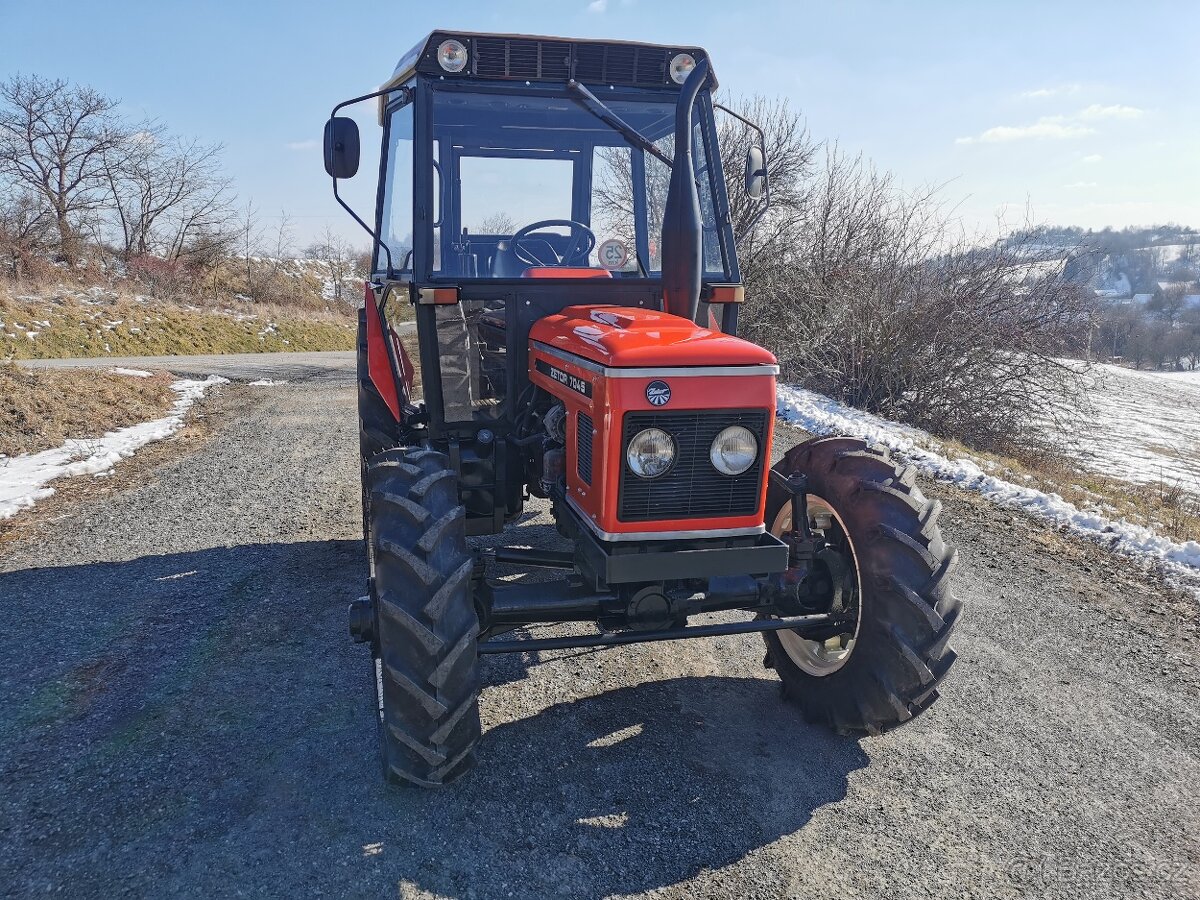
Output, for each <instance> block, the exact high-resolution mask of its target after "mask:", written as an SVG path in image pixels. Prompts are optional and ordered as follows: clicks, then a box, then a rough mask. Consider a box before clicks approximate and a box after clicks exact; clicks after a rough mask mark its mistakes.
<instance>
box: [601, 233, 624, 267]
mask: <svg viewBox="0 0 1200 900" xmlns="http://www.w3.org/2000/svg"><path fill="white" fill-rule="evenodd" d="M596 260H597V262H599V263H600V265H601V266H603V267H604V268H605V269H620V268H623V267H624V265H625V263H627V262H628V261H629V251H628V250H626V249H625V245H624V244H622V243H621V242H620V241H618V240H617V239H616V238H612V239H610V240H607V241H605V242H604V243H603V244H601V245H600V246H599V247H597V248H596Z"/></svg>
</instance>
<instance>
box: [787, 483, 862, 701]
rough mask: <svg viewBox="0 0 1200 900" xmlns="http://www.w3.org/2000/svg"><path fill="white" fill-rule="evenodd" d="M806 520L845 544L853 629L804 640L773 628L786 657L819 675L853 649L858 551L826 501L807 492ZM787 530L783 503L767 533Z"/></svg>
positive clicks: (859, 617)
mask: <svg viewBox="0 0 1200 900" xmlns="http://www.w3.org/2000/svg"><path fill="white" fill-rule="evenodd" d="M808 521H809V526H810V528H811V529H812V531H813V533H815V534H822V535H824V536H825V537H826V539H827V540H831V542H833V543H842V542H844V544H845V550H844V555H847V556H848V557H849V558H848V559H847V560H846V562H848V563H849V570H848V571H847V573H846V575H845V577H846V579H847V580H848V584H847V587H848V588H849V589H850V594H851V596H850V597H849V598H848V608H850V609H854V610H855V611H856V615H855V616H854V628H853V630H848V631H846V632H844V633H843V634H839V635H836V636H834V637H832V638H829V639H828V640H825V641H813V640H808V639H806V638H803V637H801V636H800V635H798V634H797V633H796V632H794V631H776V632H775V635H776V637H778V638H779V643H780V645H781V646H782V647H783V651H784V652H785V653H786V654H787V655H788V658H789V659H790V660H791V661H792V662H793V663H795V664H796V666H797V667H799V668H800V670H801V671H803V672H805V673H806V674H808V675H813V676H815V677H817V678H822V677H824V676H826V675H832V674H833V673H834V672H836V671H838V670H839V669H841V668H842V667H843V666H845V665H846V663H847V662H848V661H849V659H850V656H851V654H852V653H853V652H854V645H855V644H856V643H857V641H858V630H859V624H860V623H861V622H862V609H861V604H862V576H861V575H860V574H859V570H858V554H857V553H856V552H855V549H854V542H853V541H852V540H851V539H850V533H849V531H848V530H847V529H846V525H845V522H844V521H843V520H842V517H841V516H839V515H838V513H837V510H835V509H834V508H833V506H832V505H831V504H830V503H829V502H828V501H827V500H824V499H822V498H821V497H818V496H816V495H815V494H809V495H808ZM791 530H792V504H791V503H790V502H785V503H784V504H783V508H782V509H781V510H779V514H778V515H776V516H775V521H774V522H773V523H772V525H771V534H773V535H775V536H776V537H782V536H783V535H784V534H786V533H788V532H789V531H791Z"/></svg>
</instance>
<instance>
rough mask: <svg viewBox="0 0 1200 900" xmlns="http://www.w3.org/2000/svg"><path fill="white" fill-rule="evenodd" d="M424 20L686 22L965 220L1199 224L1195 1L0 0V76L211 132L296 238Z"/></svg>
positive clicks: (666, 32)
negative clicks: (44, 82)
mask: <svg viewBox="0 0 1200 900" xmlns="http://www.w3.org/2000/svg"><path fill="white" fill-rule="evenodd" d="M435 27H443V28H462V29H464V30H465V29H470V30H476V31H504V32H533V33H547V34H562V35H568V36H579V37H612V38H626V39H638V40H646V41H652V42H662V43H679V44H686V43H695V44H699V45H701V46H704V47H705V48H707V49H708V50H709V52H710V53H711V55H712V58H713V62H714V66H715V68H716V70H717V74H718V76H719V78H720V81H721V93H722V95H723V96H725V97H726V98H728V97H731V96H737V95H741V94H750V93H756V92H757V93H764V94H768V95H781V96H786V97H788V98H789V99H790V101H791V102H792V103H793V105H794V106H795V107H796V108H798V109H800V110H801V111H802V112H803V113H804V115H805V117H806V119H807V121H808V124H809V127H810V128H811V130H812V132H813V133H814V134H815V135H816V136H818V137H822V138H836V139H837V140H838V141H839V143H840V145H841V146H842V148H843V149H846V150H849V151H852V152H858V151H862V152H863V153H864V154H866V155H867V156H868V157H870V158H871V159H873V160H874V161H875V162H876V163H877V164H878V165H879V166H881V167H883V168H887V169H891V170H893V171H894V172H896V173H897V174H898V175H899V176H900V178H901V179H902V180H903V182H904V183H905V184H906V185H911V186H917V185H920V184H924V183H930V182H933V183H939V184H941V183H946V186H945V189H944V191H945V193H944V195H945V197H946V198H947V199H948V200H950V201H952V202H953V203H956V204H958V206H957V209H958V213H959V215H961V217H962V218H963V220H964V223H965V224H966V225H967V227H968V228H970V229H975V228H979V227H984V228H987V227H993V226H994V221H995V217H996V215H997V214H998V213H1001V212H1002V211H1004V212H1005V215H1006V217H1007V219H1008V220H1009V221H1010V222H1019V221H1020V220H1022V219H1023V217H1024V215H1025V207H1026V204H1027V203H1028V204H1029V205H1030V207H1031V208H1032V211H1033V215H1034V217H1035V218H1036V219H1038V220H1042V221H1049V222H1054V223H1060V224H1077V225H1083V226H1091V227H1100V226H1103V225H1106V224H1111V225H1114V226H1124V225H1131V224H1151V223H1157V222H1165V221H1178V222H1183V223H1186V224H1190V225H1193V226H1196V227H1200V164H1198V163H1197V160H1200V77H1198V76H1200V66H1198V65H1197V63H1196V59H1197V53H1196V49H1195V48H1196V42H1197V39H1198V38H1200V4H1198V3H1193V2H1175V3H1155V2H1141V3H1137V4H1131V3H1128V2H1113V3H1106V2H1069V3H1068V2H1060V3H1045V2H1043V3H1032V2H1019V0H1008V2H1003V3H999V2H997V3H983V2H973V0H958V2H909V3H899V2H845V3H828V2H820V3H807V2H806V3H788V2H765V0H738V2H732V3H731V2H728V0H721V2H708V0H704V2H695V3H675V2H672V3H666V2H652V0H590V2H589V0H558V2H540V0H508V2H506V3H503V4H501V3H495V2H490V3H482V2H475V0H471V2H456V3H453V4H450V3H442V4H437V3H425V2H421V3H415V2H411V0H409V2H397V0H391V2H386V3H385V2H367V0H341V2H323V3H318V2H312V0H288V2H276V0H240V2H236V3H235V2H230V0H207V2H203V3H202V2H191V3H184V2H172V0H154V2H148V0H111V2H108V3H97V2H95V0H89V2H77V0H61V2H57V0H0V77H5V76H7V75H9V74H12V73H14V72H24V73H38V74H41V75H44V76H47V77H64V78H69V79H72V80H76V81H81V82H85V83H88V84H90V85H92V86H94V87H96V88H98V89H99V90H101V91H104V92H105V93H107V94H110V95H112V96H115V97H119V98H121V99H122V100H123V101H124V103H125V104H126V107H127V109H128V110H129V111H130V112H131V113H132V114H133V115H141V114H145V115H150V116H153V117H157V118H159V119H161V120H162V121H163V122H164V123H166V124H167V125H168V126H169V127H170V128H171V129H173V130H174V131H177V132H179V133H182V134H186V135H194V136H198V137H202V138H204V139H206V140H211V141H219V142H221V143H223V144H224V145H225V148H226V150H225V160H226V167H227V169H228V170H229V172H230V174H231V175H232V176H233V177H234V178H235V179H236V183H237V188H238V192H239V194H240V195H241V196H242V197H243V198H253V200H254V202H255V204H256V205H257V206H258V207H260V208H261V209H262V211H263V212H264V213H267V214H275V213H278V212H279V211H281V210H285V211H287V212H288V213H289V214H290V215H291V216H292V217H293V225H294V229H295V232H296V239H297V243H298V244H301V245H302V244H303V243H305V242H306V241H307V240H309V239H310V238H311V237H313V236H314V235H315V234H316V233H318V232H320V231H321V230H322V229H323V228H324V227H325V226H326V225H327V224H329V225H333V226H334V227H336V228H337V229H339V230H340V231H341V232H342V233H344V234H346V235H347V236H350V235H352V234H353V231H352V227H353V226H350V225H348V224H347V222H348V220H347V219H345V217H344V216H343V215H342V214H341V213H340V212H339V210H338V208H337V207H336V206H335V205H334V203H333V200H332V197H331V196H330V195H329V188H328V181H327V180H326V179H325V177H324V173H323V172H322V170H321V165H320V151H319V149H318V146H317V139H318V138H319V136H320V131H321V126H322V124H323V122H324V119H325V117H326V116H327V115H328V111H329V109H330V107H331V106H332V105H333V104H334V103H335V102H336V101H338V100H340V99H342V98H345V97H349V96H353V95H355V94H357V93H361V92H366V91H369V90H373V89H374V88H375V87H376V86H378V84H379V83H380V82H382V81H383V80H385V79H386V77H387V76H388V75H390V73H391V71H392V68H393V66H394V64H395V62H396V59H397V58H398V57H399V56H400V55H401V54H402V53H403V52H404V51H405V50H407V49H408V47H409V46H410V45H411V44H412V43H414V42H415V41H416V40H417V39H418V38H419V37H421V36H422V35H424V34H425V33H426V32H428V31H429V30H431V29H433V28H435ZM360 121H362V122H363V124H364V126H366V127H368V128H369V127H371V121H372V120H371V118H370V116H369V114H367V115H364V116H362V117H361V118H360ZM374 138H375V133H374V132H372V131H370V130H368V131H367V132H366V134H365V135H364V141H365V142H370V141H372V140H373V139H374ZM364 168H365V172H364V174H363V175H360V176H359V183H358V184H356V185H355V190H354V192H353V194H354V196H355V197H356V198H360V202H362V203H363V204H366V203H367V202H368V200H367V198H368V197H370V196H371V195H372V191H371V190H370V189H368V185H367V184H366V183H365V182H366V181H367V179H366V178H365V177H364V175H365V174H366V173H367V172H370V169H369V168H367V167H364Z"/></svg>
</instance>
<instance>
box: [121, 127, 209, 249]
mask: <svg viewBox="0 0 1200 900" xmlns="http://www.w3.org/2000/svg"><path fill="white" fill-rule="evenodd" d="M220 153H221V147H220V145H219V144H202V143H200V142H199V141H194V140H193V141H184V140H180V139H177V138H171V137H168V136H167V135H166V132H165V129H164V128H163V127H162V126H161V125H158V124H156V123H147V124H144V125H142V126H141V127H139V128H137V129H135V130H133V131H131V132H130V133H129V135H128V136H127V137H126V139H125V140H123V141H121V142H120V143H119V144H117V145H115V146H113V147H111V148H109V149H108V150H107V151H106V152H105V154H104V177H105V181H106V183H107V186H108V190H109V195H110V198H111V203H112V219H113V222H114V225H115V228H116V231H117V234H118V238H119V246H120V250H121V254H122V256H123V257H124V258H125V259H126V260H128V259H129V258H130V257H132V256H135V255H144V254H146V253H154V254H156V255H158V256H161V257H164V258H166V259H170V260H180V259H182V258H183V257H184V255H185V253H186V252H187V251H188V250H189V248H190V247H191V245H192V244H193V242H194V241H195V239H196V238H197V237H198V236H199V235H204V236H205V238H206V240H205V241H204V243H206V244H207V243H211V241H212V240H213V238H214V236H216V235H219V234H221V233H222V232H227V231H228V230H229V227H230V220H231V218H232V210H231V191H230V183H229V180H228V179H227V178H225V177H224V176H223V175H222V174H221V170H220Z"/></svg>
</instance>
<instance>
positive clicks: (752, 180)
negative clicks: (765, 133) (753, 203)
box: [746, 147, 767, 200]
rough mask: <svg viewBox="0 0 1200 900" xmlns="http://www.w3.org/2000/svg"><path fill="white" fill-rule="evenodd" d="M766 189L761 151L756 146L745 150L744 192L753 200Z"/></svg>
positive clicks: (765, 169) (765, 172) (765, 167)
mask: <svg viewBox="0 0 1200 900" xmlns="http://www.w3.org/2000/svg"><path fill="white" fill-rule="evenodd" d="M766 190H767V166H766V160H765V159H764V158H763V152H762V150H760V149H759V148H758V147H751V148H750V149H749V150H747V151H746V194H747V195H748V196H749V197H750V198H751V199H754V200H757V199H759V198H760V197H761V196H762V195H763V194H764V193H766Z"/></svg>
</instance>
